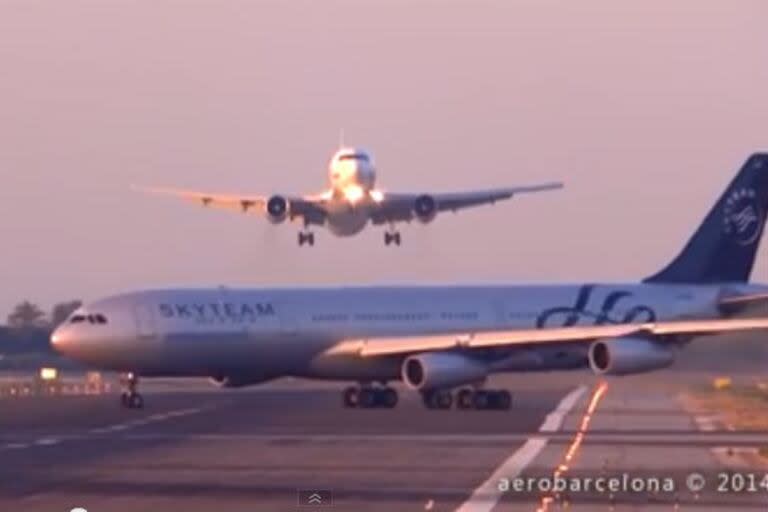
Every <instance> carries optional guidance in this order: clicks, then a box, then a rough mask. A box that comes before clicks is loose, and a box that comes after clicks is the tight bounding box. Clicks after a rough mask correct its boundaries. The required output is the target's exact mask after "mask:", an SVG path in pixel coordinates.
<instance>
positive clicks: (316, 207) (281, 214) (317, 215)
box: [140, 147, 563, 246]
mask: <svg viewBox="0 0 768 512" xmlns="http://www.w3.org/2000/svg"><path fill="white" fill-rule="evenodd" d="M328 180H329V183H330V187H329V189H328V190H327V191H325V192H323V193H322V194H319V195H313V196H305V197H298V196H297V197H293V196H285V195H281V194H275V195H272V196H269V197H267V196H254V195H232V194H210V193H207V192H193V191H188V190H175V189H164V188H148V189H140V190H144V191H147V192H153V193H161V194H171V195H175V196H179V197H182V198H185V199H190V200H193V201H195V202H199V203H200V204H202V205H203V206H211V207H220V208H229V209H234V210H237V211H240V212H243V213H251V212H252V213H257V214H259V215H263V216H265V217H266V218H267V219H268V220H269V221H270V222H272V223H273V224H280V223H282V222H284V221H285V220H290V221H296V220H298V221H300V222H303V224H304V229H303V230H302V231H300V232H299V234H298V243H299V246H303V245H304V244H307V245H309V246H312V245H314V244H315V235H314V233H313V232H312V231H311V230H310V228H311V226H327V227H328V229H329V231H330V232H331V233H333V234H334V235H336V236H352V235H356V234H357V233H359V232H361V231H362V230H363V228H365V226H366V225H367V224H368V223H369V222H370V223H372V224H374V225H381V224H387V225H388V226H389V228H388V229H387V231H386V232H385V233H384V244H385V245H390V244H394V245H400V243H401V240H402V239H401V236H400V233H399V232H398V231H397V230H396V229H395V224H396V223H398V222H411V221H412V220H418V221H420V222H422V223H425V224H426V223H429V222H431V221H432V220H434V218H435V217H436V216H437V214H438V213H440V212H443V211H449V210H450V211H453V212H456V211H458V210H461V209H464V208H469V207H471V206H479V205H483V204H493V203H495V202H496V201H502V200H505V199H510V198H512V197H513V196H515V195H517V194H522V193H526V192H540V191H544V190H554V189H558V188H562V186H563V184H562V183H543V184H539V185H530V186H521V187H511V188H497V189H491V190H481V191H470V192H458V193H448V194H431V193H417V194H400V193H397V194H395V193H389V192H382V191H381V190H379V189H377V188H375V185H376V165H375V163H374V161H373V156H372V155H371V154H370V153H368V152H367V151H364V150H362V149H360V148H353V147H341V149H339V150H338V151H337V152H336V153H335V154H334V155H333V157H332V158H331V160H330V163H329V164H328Z"/></svg>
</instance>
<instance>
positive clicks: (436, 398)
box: [51, 153, 768, 409]
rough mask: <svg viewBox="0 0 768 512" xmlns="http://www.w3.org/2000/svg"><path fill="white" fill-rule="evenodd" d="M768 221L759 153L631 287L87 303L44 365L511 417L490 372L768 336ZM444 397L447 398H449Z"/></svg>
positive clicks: (616, 370) (130, 400) (600, 370)
mask: <svg viewBox="0 0 768 512" xmlns="http://www.w3.org/2000/svg"><path fill="white" fill-rule="evenodd" d="M767 212H768V153H764V154H755V155H752V156H751V157H750V158H749V159H748V160H747V161H746V163H745V164H744V165H743V167H742V168H741V170H740V171H739V173H738V175H737V176H736V177H735V178H734V179H733V181H732V182H731V184H730V185H729V186H728V188H727V189H726V191H725V192H724V193H723V195H722V196H721V197H720V199H719V200H718V201H717V203H716V204H715V205H714V207H713V208H712V209H711V211H710V212H709V214H708V215H707V216H706V218H705V219H704V221H703V222H702V224H701V226H700V227H699V228H698V230H697V231H696V232H695V233H694V235H693V236H692V238H691V239H690V241H689V242H688V243H687V245H686V246H685V247H684V248H683V250H682V251H681V252H680V254H679V255H678V256H677V257H676V258H675V259H673V260H672V261H671V262H670V263H669V264H668V265H667V266H666V267H665V268H663V269H662V270H661V271H659V272H657V273H656V274H654V275H652V276H650V277H648V278H646V279H644V280H643V281H642V282H640V283H629V284H595V283H585V284H579V285H542V286H532V285H526V286H500V285H499V286H389V287H386V286H384V287H343V288H295V289H289V288H284V289H231V288H226V287H220V288H211V289H164V290H152V291H139V292H135V293H126V294H122V295H116V296H112V297H109V298H105V299H102V300H97V301H95V302H92V303H90V304H88V305H86V306H83V307H81V308H80V309H79V310H77V311H75V312H74V313H73V315H72V316H71V317H70V318H69V319H68V321H67V322H65V323H64V324H63V325H62V326H60V327H59V328H58V329H57V330H56V331H55V332H54V333H53V335H52V338H51V342H52V345H53V347H54V349H55V350H57V351H58V352H60V353H62V354H63V355H65V356H68V357H70V358H73V359H76V360H79V361H81V362H83V363H85V364H87V365H90V366H92V367H97V368H101V369H107V370H115V371H120V372H126V373H127V375H129V378H128V379H127V381H126V390H125V392H124V393H123V395H122V401H123V404H124V405H125V406H126V407H130V408H139V407H142V406H143V403H144V401H143V398H142V396H141V395H140V394H139V393H138V390H137V384H138V379H137V377H136V376H142V377H152V376H179V377H181V376H205V377H210V378H211V379H212V381H213V382H215V383H216V384H218V385H220V386H224V387H232V388H237V387H243V386H249V385H254V384H259V383H261V382H265V381H269V380H271V379H275V378H279V377H283V376H295V377H305V378H311V379H329V380H337V381H348V382H352V383H357V384H355V385H352V386H349V387H347V388H346V389H345V390H344V391H343V403H344V405H346V406H347V407H359V408H369V407H387V408H391V407H394V406H395V405H396V404H397V402H398V393H397V391H396V390H395V389H394V388H393V387H390V386H389V385H388V383H389V382H396V381H402V382H403V383H404V384H405V385H406V386H407V388H410V389H412V390H415V391H418V392H420V393H421V395H422V398H423V402H424V404H425V406H426V407H428V408H431V409H448V408H451V407H452V406H454V405H455V406H456V407H457V408H460V409H508V408H509V407H510V405H511V403H512V396H511V394H510V393H509V391H508V390H504V389H489V388H486V387H485V385H484V383H485V382H486V380H487V378H488V377H489V376H491V375H492V374H494V373H496V372H508V371H537V370H553V369H569V368H583V367H585V366H586V365H589V366H590V367H591V368H592V370H594V372H596V373H597V374H605V375H627V374H634V373H640V372H646V371H652V370H655V369H659V368H663V367H666V366H669V365H670V364H672V363H673V361H674V360H675V358H676V357H682V354H683V352H682V351H681V348H682V347H683V346H685V345H686V344H687V343H689V342H690V341H691V340H693V339H695V338H697V337H700V336H705V335H711V334H717V333H725V332H729V331H747V330H753V329H768V318H750V317H746V316H745V315H744V311H745V310H749V309H750V308H751V307H752V306H755V305H758V304H765V303H766V302H767V301H768V286H766V285H756V284H750V283H749V282H748V281H749V276H750V274H751V272H752V268H753V266H754V262H755V258H756V254H757V250H758V245H759V242H760V239H761V235H762V232H763V229H764V225H765V220H766V213H767ZM454 390H455V392H454Z"/></svg>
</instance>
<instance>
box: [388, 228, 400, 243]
mask: <svg viewBox="0 0 768 512" xmlns="http://www.w3.org/2000/svg"><path fill="white" fill-rule="evenodd" d="M391 244H395V245H398V246H399V245H400V232H399V231H385V232H384V245H387V246H388V245H391Z"/></svg>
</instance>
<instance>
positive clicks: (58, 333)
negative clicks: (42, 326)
mask: <svg viewBox="0 0 768 512" xmlns="http://www.w3.org/2000/svg"><path fill="white" fill-rule="evenodd" d="M73 334H74V333H73V332H72V328H71V327H70V326H68V325H62V326H60V327H57V328H56V329H55V330H54V331H53V333H52V334H51V346H52V347H53V349H54V350H55V351H56V352H59V353H61V354H66V353H67V352H69V351H71V349H72V345H73V344H74V342H75V337H74V335H73Z"/></svg>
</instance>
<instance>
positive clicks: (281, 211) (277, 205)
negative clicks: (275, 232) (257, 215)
mask: <svg viewBox="0 0 768 512" xmlns="http://www.w3.org/2000/svg"><path fill="white" fill-rule="evenodd" d="M287 217H288V201H287V200H286V199H285V198H284V197H283V196H272V197H270V198H269V199H268V200H267V218H268V219H269V220H270V222H272V223H273V224H279V223H281V222H283V221H284V220H285V219H286V218H287Z"/></svg>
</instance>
